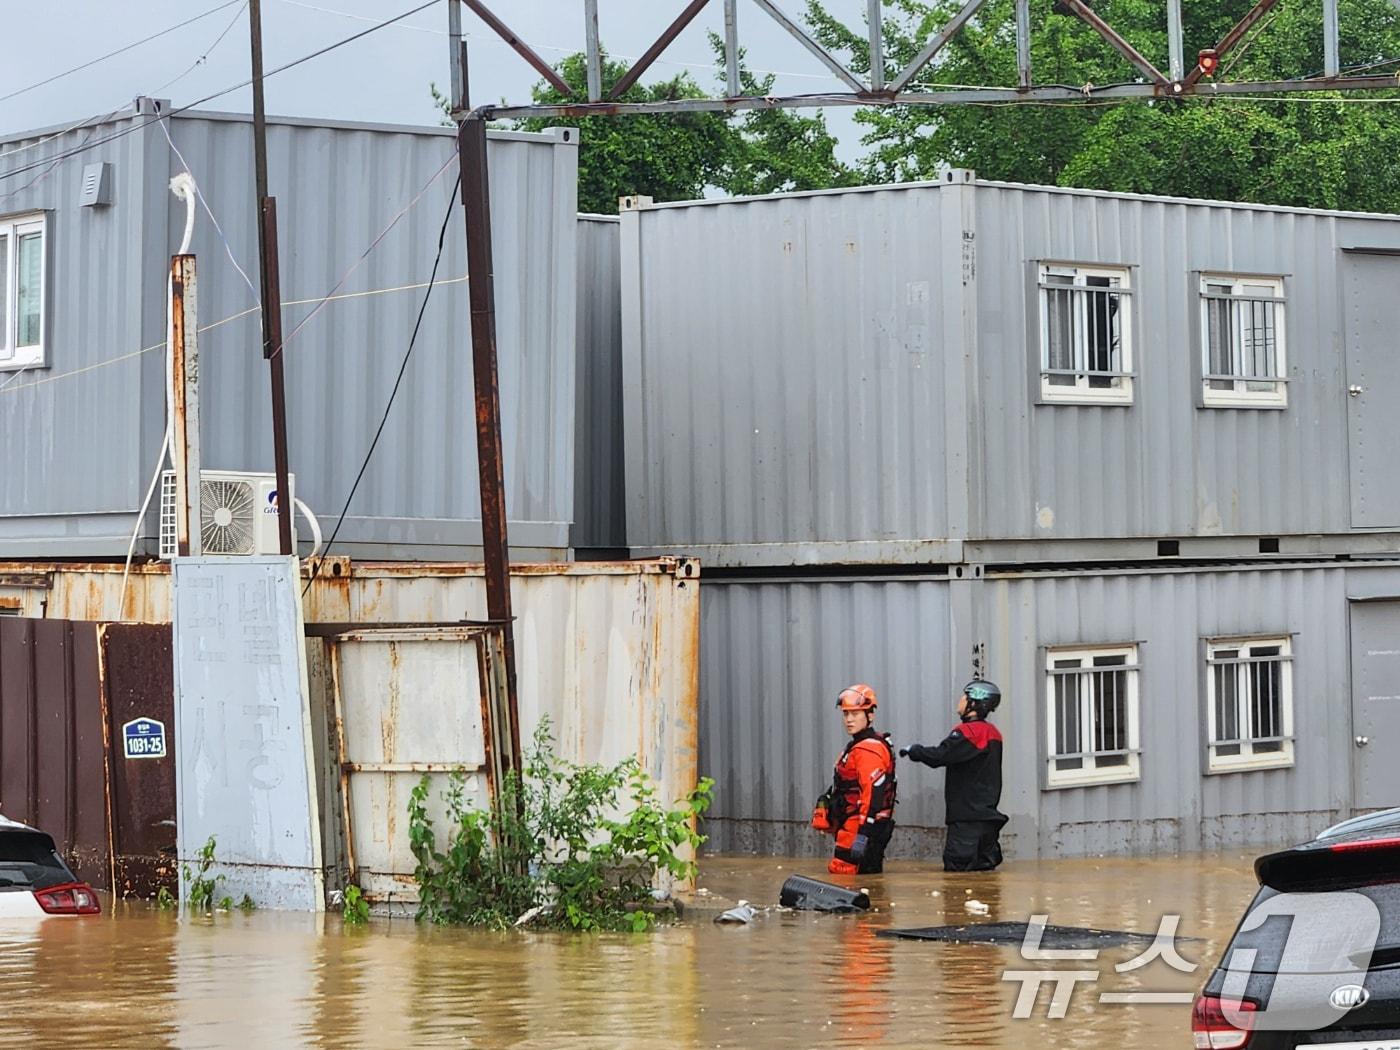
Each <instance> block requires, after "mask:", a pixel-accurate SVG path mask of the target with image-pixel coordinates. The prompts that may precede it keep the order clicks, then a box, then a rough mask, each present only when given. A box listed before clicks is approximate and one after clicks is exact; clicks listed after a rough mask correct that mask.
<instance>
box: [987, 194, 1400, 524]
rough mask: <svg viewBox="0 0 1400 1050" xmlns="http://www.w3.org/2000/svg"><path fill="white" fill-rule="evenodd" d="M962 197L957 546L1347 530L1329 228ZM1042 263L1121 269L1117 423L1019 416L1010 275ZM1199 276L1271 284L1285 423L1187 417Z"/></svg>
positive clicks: (1020, 318) (1334, 223)
mask: <svg viewBox="0 0 1400 1050" xmlns="http://www.w3.org/2000/svg"><path fill="white" fill-rule="evenodd" d="M975 197H976V202H977V206H976V241H977V254H978V268H977V282H976V289H977V301H976V302H977V320H978V350H979V352H978V363H979V366H980V367H979V380H980V387H979V390H978V398H977V402H978V404H979V406H980V409H981V413H982V435H983V438H982V440H983V442H984V449H985V460H986V463H987V464H988V465H989V468H990V466H991V465H992V464H995V471H994V476H993V477H990V478H989V480H988V484H987V485H986V492H985V501H986V503H985V507H986V509H985V513H984V516H983V520H982V522H981V523H980V527H978V526H974V528H973V533H974V534H975V535H979V536H985V537H988V538H1003V537H1046V538H1062V537H1089V538H1096V537H1120V536H1196V535H1201V536H1213V535H1221V534H1243V535H1251V534H1263V535H1278V534H1298V533H1309V532H1337V533H1345V532H1348V531H1349V530H1350V528H1351V521H1350V513H1349V511H1350V493H1349V483H1348V472H1347V401H1346V398H1345V396H1344V392H1345V390H1346V386H1347V381H1346V373H1345V361H1346V358H1345V353H1344V346H1343V338H1344V327H1345V326H1344V324H1343V321H1342V314H1341V311H1342V299H1341V295H1340V287H1341V286H1340V283H1339V281H1340V277H1339V274H1340V267H1341V261H1342V260H1341V255H1340V252H1339V249H1340V247H1341V246H1342V245H1343V244H1346V243H1353V244H1354V243H1357V242H1356V241H1354V240H1352V241H1344V240H1342V238H1341V237H1340V236H1339V224H1341V223H1343V222H1344V220H1339V219H1338V218H1336V217H1334V216H1332V215H1327V214H1305V213H1300V212H1272V211H1267V210H1263V209H1260V208H1250V207H1230V206H1227V205H1217V206H1204V205H1200V204H1185V203H1171V202H1164V201H1159V200H1147V199H1134V198H1129V197H1121V196H1110V195H1107V194H1097V195H1089V194H1079V193H1066V192H1063V191H1058V190H1046V191H1040V190H1035V189H1031V188H1026V187H1020V186H1003V185H988V184H985V183H983V184H978V185H977V188H976V191H975ZM1356 226H1362V228H1363V230H1365V231H1367V232H1368V233H1369V235H1370V237H1371V240H1372V242H1373V243H1374V241H1375V238H1376V237H1377V236H1381V237H1383V238H1384V237H1395V236H1400V223H1397V222H1395V221H1393V220H1386V219H1376V220H1371V221H1369V222H1366V223H1364V224H1361V223H1353V224H1352V225H1351V226H1350V227H1349V229H1351V230H1355V227H1356ZM1356 232H1361V231H1356ZM1353 235H1354V234H1353ZM1364 235H1365V234H1363V236H1364ZM1363 243H1364V242H1363ZM1042 259H1043V260H1080V261H1089V262H1102V263H1106V264H1126V265H1131V266H1135V267H1137V269H1136V270H1135V271H1134V272H1133V277H1132V279H1133V282H1134V284H1135V286H1136V290H1135V292H1134V304H1135V309H1136V311H1137V314H1138V318H1137V323H1136V325H1135V330H1134V340H1135V343H1134V353H1135V358H1136V360H1135V367H1136V369H1137V371H1138V372H1139V376H1138V378H1137V379H1136V380H1135V381H1134V387H1135V389H1134V398H1133V401H1134V403H1133V405H1132V407H1131V408H1127V409H1123V408H1109V407H1102V406H1069V405H1053V406H1052V405H1038V406H1037V405H1033V401H1034V400H1035V399H1036V397H1037V395H1038V390H1035V389H1031V388H1030V385H1031V376H1032V372H1031V367H1032V366H1031V364H1030V361H1031V357H1032V355H1037V356H1036V359H1037V360H1038V352H1039V350H1038V348H1039V339H1040V336H1039V319H1038V318H1037V317H1033V316H1032V317H1027V288H1028V283H1029V280H1030V278H1029V274H1028V267H1027V265H1026V262H1027V261H1034V260H1042ZM1203 270H1205V271H1210V270H1216V271H1225V272H1234V273H1265V274H1286V275H1287V278H1286V285H1285V290H1286V295H1287V300H1288V302H1287V306H1286V311H1287V313H1286V325H1287V331H1286V335H1287V353H1288V359H1289V360H1288V369H1289V375H1290V377H1291V378H1292V379H1293V380H1294V381H1293V382H1291V383H1290V384H1289V385H1288V397H1289V405H1288V408H1287V410H1286V411H1281V412H1280V411H1268V410H1258V409H1254V410H1251V409H1220V408H1211V409H1202V408H1198V407H1196V403H1197V400H1198V390H1199V386H1200V380H1199V376H1200V364H1199V360H1198V358H1197V356H1196V354H1197V351H1195V350H1194V348H1195V347H1196V346H1197V345H1198V343H1199V336H1198V335H1197V332H1198V331H1199V326H1200V299H1199V294H1198V293H1199V289H1198V288H1197V287H1195V285H1194V283H1193V282H1194V281H1195V280H1196V277H1195V274H1194V273H1193V271H1195V272H1199V271H1203ZM1036 367H1038V366H1036Z"/></svg>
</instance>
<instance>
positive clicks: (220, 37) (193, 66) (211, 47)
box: [146, 0, 248, 96]
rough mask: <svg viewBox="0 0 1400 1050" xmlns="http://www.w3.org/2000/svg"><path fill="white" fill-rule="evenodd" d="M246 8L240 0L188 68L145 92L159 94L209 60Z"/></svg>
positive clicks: (244, 3)
mask: <svg viewBox="0 0 1400 1050" xmlns="http://www.w3.org/2000/svg"><path fill="white" fill-rule="evenodd" d="M246 10H248V0H242V3H241V4H240V5H239V8H238V10H237V11H235V12H234V15H233V19H232V20H231V21H230V22H229V24H228V25H226V26H224V31H223V32H222V33H220V34H219V35H218V36H216V37H215V38H214V42H213V43H212V44H210V45H209V46H208V47H206V48H205V49H204V53H203V54H202V55H200V56H199V57H198V58H196V59H195V60H194V61H193V62H191V63H190V66H189V68H188V69H186V70H185V71H184V72H183V73H181V74H180V75H179V76H177V77H175V78H174V79H173V80H167V81H166V82H165V83H164V84H162V85H161V86H160V87H158V88H153V89H152V90H150V91H148V92H146V93H147V94H148V95H151V96H155V95H159V94H160V93H161V92H162V91H165V90H166V89H168V88H172V87H174V86H175V85H176V84H178V83H179V82H180V81H182V80H184V79H185V78H186V77H187V76H189V75H190V74H191V73H193V72H194V71H195V70H196V69H198V68H199V67H200V66H202V65H203V64H204V63H205V62H207V61H208V60H209V56H210V55H212V54H213V53H214V49H215V48H216V47H218V46H219V45H220V44H222V43H223V42H224V37H226V36H228V35H229V33H230V32H232V31H233V27H234V26H236V25H238V20H239V19H241V18H242V17H243V12H244V11H246Z"/></svg>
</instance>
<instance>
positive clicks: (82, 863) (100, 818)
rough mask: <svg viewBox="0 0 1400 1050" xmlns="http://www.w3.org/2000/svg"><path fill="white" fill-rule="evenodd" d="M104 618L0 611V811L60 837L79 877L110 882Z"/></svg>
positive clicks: (103, 883)
mask: <svg viewBox="0 0 1400 1050" xmlns="http://www.w3.org/2000/svg"><path fill="white" fill-rule="evenodd" d="M97 631H98V625H97V624H95V623H86V622H82V621H74V620H33V619H22V618H10V617H6V618H4V619H0V813H3V814H4V815H5V816H7V817H9V818H10V819H11V820H18V821H20V822H21V823H24V824H30V825H33V826H34V827H37V828H39V829H40V830H42V831H45V832H47V833H48V834H49V835H52V836H53V839H54V841H55V842H56V843H57V844H58V847H59V850H60V851H61V852H62V853H63V855H64V857H65V858H66V859H67V860H68V862H69V863H70V864H71V865H72V867H73V870H74V872H75V873H76V874H77V875H78V877H79V878H81V879H85V880H87V881H88V882H91V883H92V884H93V885H95V886H99V887H106V886H108V885H110V881H111V865H110V863H109V856H110V854H109V842H108V837H107V798H106V777H105V770H106V762H105V761H104V740H103V718H102V687H101V681H100V677H99V673H98V649H97V645H98V642H97Z"/></svg>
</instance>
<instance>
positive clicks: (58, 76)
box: [0, 0, 241, 102]
mask: <svg viewBox="0 0 1400 1050" xmlns="http://www.w3.org/2000/svg"><path fill="white" fill-rule="evenodd" d="M239 2H241V0H226V2H225V3H222V4H220V5H219V6H218V7H211V8H210V9H209V10H208V11H205V12H204V13H203V14H202V15H195V16H194V17H193V18H187V19H185V20H184V21H183V22H180V23H179V24H178V25H173V26H169V27H167V28H165V29H162V30H160V32H158V33H152V34H151V35H150V36H147V37H142V38H141V39H140V40H137V41H136V42H135V43H132V44H127V45H126V46H125V47H119V48H117V49H116V50H115V51H108V52H107V53H106V54H105V55H99V56H98V57H97V58H94V59H90V60H88V61H87V62H84V63H82V65H77V66H74V67H73V68H72V69H65V70H64V71H63V72H61V73H55V74H53V76H51V77H46V78H45V79H43V80H40V81H38V82H37V83H34V84H30V85H29V86H28V87H22V88H18V89H16V90H14V91H11V92H10V93H9V94H8V95H0V102H8V101H9V100H10V99H12V98H18V97H19V96H20V95H24V94H27V93H29V92H30V91H33V90H35V89H36V88H41V87H43V86H44V85H46V84H52V83H53V82H54V81H55V80H62V79H63V78H64V77H66V76H70V75H72V74H73V73H79V72H81V71H83V70H84V69H91V68H92V67H93V66H95V65H97V64H98V63H99V62H105V61H107V59H109V58H115V57H116V56H117V55H121V54H125V53H126V52H128V51H130V50H131V49H132V48H136V47H140V46H141V45H142V44H149V43H150V42H151V41H152V40H158V39H160V38H161V37H163V36H166V35H168V34H170V33H173V32H175V30H177V29H184V28H185V26H187V25H193V24H194V23H195V22H198V21H199V20H200V19H202V18H208V17H209V16H210V15H213V14H218V12H220V11H222V10H223V9H224V8H226V7H232V6H233V5H234V4H236V3H239Z"/></svg>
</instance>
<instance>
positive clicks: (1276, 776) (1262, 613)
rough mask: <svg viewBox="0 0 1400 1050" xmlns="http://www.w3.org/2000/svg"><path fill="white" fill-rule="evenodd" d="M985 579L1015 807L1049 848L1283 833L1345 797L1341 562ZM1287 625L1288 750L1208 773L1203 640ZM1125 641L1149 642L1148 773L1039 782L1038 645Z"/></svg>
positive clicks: (1326, 819)
mask: <svg viewBox="0 0 1400 1050" xmlns="http://www.w3.org/2000/svg"><path fill="white" fill-rule="evenodd" d="M1389 572H1390V574H1391V578H1392V579H1395V578H1396V577H1397V574H1400V570H1397V569H1393V568H1392V569H1391V570H1389ZM983 587H984V595H983V607H982V615H983V630H984V632H985V634H986V639H987V645H988V656H989V659H990V670H991V675H992V677H993V678H994V679H995V680H996V681H997V682H998V683H999V684H1000V685H1001V686H1002V689H1003V691H1004V692H1005V694H1006V702H1005V703H1004V704H1003V707H1002V710H1001V711H999V712H998V717H997V722H998V724H999V725H1000V726H1001V727H1002V729H1003V731H1004V732H1005V733H1006V736H1007V740H1008V752H1007V754H1008V759H1009V760H1008V762H1007V767H1006V774H1007V775H1006V795H1005V801H1006V803H1007V805H1006V806H1005V807H1003V808H1004V810H1005V812H1007V813H1008V814H1011V815H1012V817H1013V821H1024V820H1026V819H1030V820H1032V821H1033V822H1034V824H1035V828H1036V831H1038V834H1039V849H1040V852H1041V854H1043V855H1048V856H1055V855H1083V854H1095V853H1131V852H1139V853H1147V852H1164V851H1165V852H1169V851H1172V850H1177V849H1186V850H1189V849H1197V848H1201V847H1206V848H1211V847H1219V846H1243V845H1264V844H1273V843H1278V842H1282V841H1287V840H1291V839H1292V840H1296V839H1302V838H1304V837H1306V836H1308V835H1310V834H1313V833H1315V832H1317V831H1320V830H1321V829H1322V828H1323V827H1325V826H1326V825H1327V824H1329V823H1331V822H1332V821H1333V820H1334V819H1335V818H1336V817H1337V816H1338V815H1339V814H1341V813H1344V811H1345V808H1346V806H1347V805H1348V804H1349V798H1350V791H1351V773H1350V769H1351V766H1350V761H1351V750H1352V748H1351V740H1350V731H1349V724H1350V723H1349V719H1348V718H1347V717H1346V712H1347V711H1349V707H1350V692H1349V690H1348V689H1347V687H1346V683H1347V682H1348V681H1349V680H1350V662H1349V657H1348V649H1347V602H1346V597H1347V591H1346V570H1344V569H1342V568H1326V569H1322V568H1319V569H1278V570H1257V571H1254V570H1241V571H1234V572H1227V571H1221V572H1210V571H1200V572H1197V571H1176V572H1156V573H1126V574H1118V575H1087V574H1081V575H1063V576H1048V577H1039V578H1035V577H1027V578H1018V579H991V580H988V581H986V582H985V583H984V584H983ZM1280 634H1292V635H1293V636H1294V637H1293V647H1294V648H1293V656H1294V663H1293V715H1294V735H1295V738H1296V748H1297V751H1296V759H1295V763H1294V765H1293V766H1292V768H1289V769H1281V770H1259V771H1252V772H1248V773H1227V774H1214V775H1204V774H1203V769H1204V765H1205V759H1204V745H1203V732H1202V729H1201V725H1202V723H1203V719H1204V717H1205V714H1204V712H1205V704H1204V700H1203V698H1202V695H1201V690H1202V688H1203V686H1202V683H1203V681H1204V679H1203V671H1202V649H1201V640H1202V639H1203V638H1211V637H1221V636H1229V635H1255V636H1269V635H1280ZM1117 642H1138V643H1139V662H1140V664H1141V668H1142V669H1141V671H1140V672H1139V714H1140V719H1141V721H1140V726H1141V746H1142V757H1141V780H1140V781H1139V782H1138V783H1136V784H1114V785H1104V786H1096V787H1075V788H1060V789H1052V790H1042V789H1041V787H1040V783H1041V768H1042V767H1043V765H1044V762H1045V745H1044V744H1043V743H1041V741H1040V739H1039V737H1040V734H1041V732H1043V729H1042V727H1043V725H1044V721H1043V716H1041V715H1040V714H1039V711H1038V706H1039V705H1040V704H1043V703H1044V699H1043V698H1044V696H1045V677H1046V676H1045V672H1044V668H1043V667H1042V666H1041V658H1042V657H1041V654H1040V652H1039V649H1038V647H1040V646H1053V645H1068V644H1077V643H1085V644H1091V645H1092V644H1106V643H1117ZM1012 756H1014V759H1013V758H1012ZM1032 837H1033V836H1032ZM1026 845H1027V846H1029V845H1030V843H1029V842H1027V843H1026Z"/></svg>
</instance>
